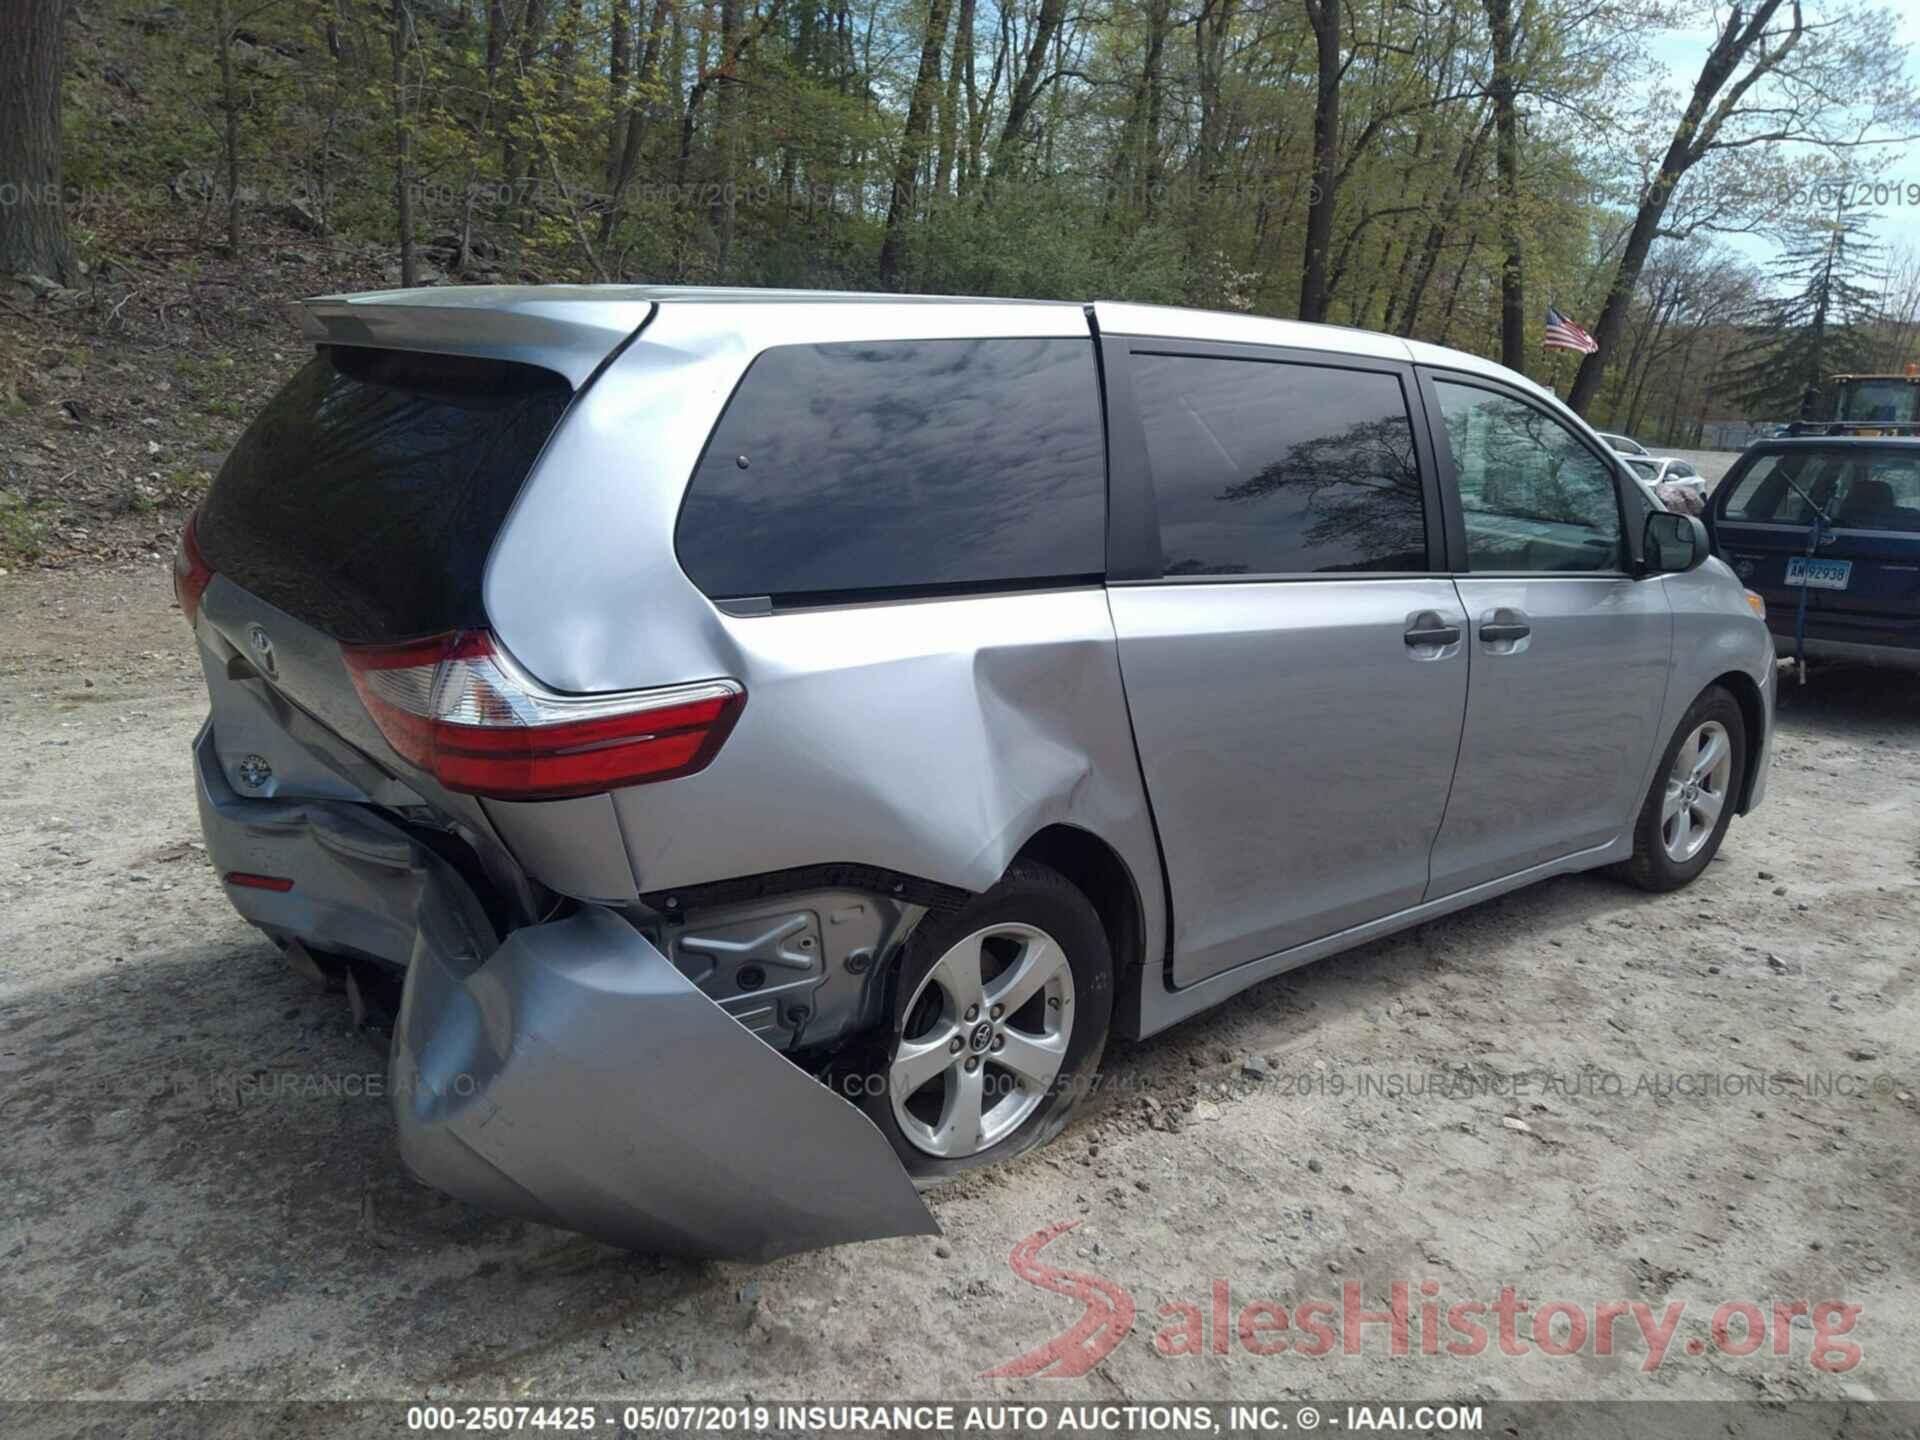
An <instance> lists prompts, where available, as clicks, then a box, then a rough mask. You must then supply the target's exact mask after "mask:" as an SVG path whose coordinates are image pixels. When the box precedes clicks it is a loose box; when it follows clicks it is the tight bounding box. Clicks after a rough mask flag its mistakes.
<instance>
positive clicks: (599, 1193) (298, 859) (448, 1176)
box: [195, 732, 938, 1260]
mask: <svg viewBox="0 0 1920 1440" xmlns="http://www.w3.org/2000/svg"><path fill="white" fill-rule="evenodd" d="M196 759H197V760H198V762H199V763H198V764H197V765H196V767H195V768H196V770H197V772H198V778H199V790H200V796H199V799H200V814H201V822H202V827H203V829H204V830H205V832H206V839H207V849H208V852H209V854H210V855H211V856H212V858H213V861H214V863H215V864H216V865H217V866H218V867H219V869H220V870H221V872H222V873H223V874H225V873H228V872H230V871H233V870H250V871H255V872H260V873H266V874H273V875H288V876H292V877H294V881H295V883H294V887H293V888H292V889H291V890H289V891H286V892H285V893H275V892H272V891H263V890H254V889H248V890H244V891H237V890H233V889H232V888H231V887H229V894H230V896H232V898H233V899H234V902H235V904H236V906H237V907H238V908H239V909H240V910H241V913H242V914H243V915H245V916H246V918H247V919H249V920H251V921H252V922H253V923H255V924H256V925H259V926H260V927H261V928H262V929H265V930H266V931H268V933H270V934H273V935H275V936H277V937H279V938H282V939H300V940H303V941H305V942H306V943H308V944H310V945H313V946H316V947H319V948H334V947H343V946H344V947H345V948H349V949H351V950H354V951H357V952H359V953H360V954H362V955H366V956H370V957H376V958H389V959H398V958H401V954H402V953H404V957H405V960H406V965H407V974H406V984H405V990H404V993H403V997H402V1000H401V1006H400V1014H399V1019H398V1022H397V1023H396V1025H395V1031H394V1043H393V1052H392V1059H391V1065H392V1075H391V1082H392V1083H391V1087H390V1088H391V1091H392V1095H393V1106H394V1117H395V1120H396V1122H397V1123H398V1127H399V1134H400V1153H401V1156H402V1158H403V1159H404V1160H405V1162H406V1165H407V1168H408V1169H409V1170H411V1171H412V1172H413V1174H414V1175H416V1176H417V1177H418V1178H419V1179H421V1180H423V1181H425V1182H426V1183H428V1184H429V1185H433V1186H435V1187H436V1188H438V1189H441V1190H444V1191H446V1192H447V1193H449V1194H452V1195H455V1196H458V1197H459V1198H461V1199H463V1200H467V1201H470V1202H472V1203H474V1204H477V1205H481V1206H484V1207H486V1208H488V1209H491V1210H497V1211H503V1212H506V1213H510V1214H516V1215H524V1216H527V1217H529V1218H532V1219H536V1220H541V1221H544V1222H546V1223H548V1224H552V1225H559V1226H563V1227H565V1228H567V1229H571V1230H578V1231H582V1232H584V1233H585V1234H588V1235H592V1236H594V1237H595V1238H597V1239H601V1240H605V1241H608V1242H609V1243H612V1244H616V1245H622V1246H626V1247H629V1248H631V1249H636V1250H645V1251H650V1252H655V1253H662V1254H674V1255H687V1256H701V1257H712V1258H725V1259H741V1260H765V1259H770V1258H772V1257H774V1256H777V1255H783V1254H787V1253H790V1252H792V1251H796V1250H806V1249H812V1248H816V1247H820V1246H826V1245H838V1244H844V1243H846V1242H849V1241H854V1240H870V1239H878V1238H881V1237H883V1236H889V1235H909V1234H931V1233H934V1232H935V1231H936V1230H937V1228H938V1227H937V1226H936V1225H935V1224H934V1221H933V1217H932V1216H931V1215H930V1214H929V1213H928V1212H927V1209H926V1206H925V1205H924V1204H922V1203H921V1200H920V1198H919V1195H918V1194H917V1193H916V1191H915V1189H914V1186H913V1182H912V1181H911V1180H910V1179H909V1178H908V1177H907V1174H906V1172H905V1170H904V1169H902V1168H901V1165H900V1162H899V1161H898V1159H897V1158H896V1157H895V1156H894V1153H893V1151H892V1149H891V1148H890V1147H889V1146H888V1144H887V1142H886V1141H885V1140H884V1139H883V1138H882V1137H881V1135H880V1132H879V1131H878V1130H876V1129H875V1128H874V1126H873V1124H872V1123H871V1122H870V1121H869V1120H868V1119H867V1117H866V1116H865V1115H863V1114H862V1113H861V1112H860V1111H859V1110H857V1109H855V1108H854V1107H853V1106H852V1105H850V1104H848V1103H847V1102H846V1101H845V1100H843V1099H841V1098H840V1097H839V1096H837V1095H835V1094H834V1093H833V1092H832V1091H831V1090H829V1089H828V1088H827V1087H826V1086H824V1085H822V1084H820V1083H819V1082H818V1081H816V1080H815V1079H814V1078H813V1077H812V1076H810V1075H809V1074H807V1073H806V1072H805V1071H803V1070H801V1069H800V1068H798V1067H797V1066H795V1065H793V1064H792V1063H790V1062H789V1061H788V1060H786V1059H785V1058H784V1057H782V1056H781V1055H780V1054H779V1053H778V1052H777V1051H775V1050H773V1049H772V1048H770V1047H769V1046H768V1045H766V1044H765V1043H764V1042H763V1041H761V1040H760V1039H758V1038H757V1037H755V1036H754V1035H753V1034H752V1033H750V1032H749V1031H747V1030H746V1029H744V1028H743V1027H742V1026H741V1025H740V1024H739V1022H737V1021H736V1020H734V1019H733V1018H732V1017H730V1016H728V1015H727V1014H726V1013H725V1012H724V1011H722V1010H721V1009H720V1008H719V1007H718V1006H717V1005H715V1004H714V1003H713V1002H712V1001H711V1000H709V999H708V998H707V997H706V996H705V995H703V994H702V993H701V992H700V991H699V990H698V989H697V988H695V986H694V985H693V984H692V983H691V982H690V981H689V980H687V978H686V977H685V976H684V975H682V974H681V973H680V972H679V970H677V969H676V968H674V966H673V964H672V963H671V962H670V961H668V960H667V959H666V957H665V956H663V955H662V954H661V953H660V952H659V951H658V950H657V949H655V948H654V947H653V945H651V944H650V943H648V941H647V940H646V938H645V937H644V936H642V935H641V934H640V933H639V932H638V931H636V930H635V929H634V928H633V927H632V926H631V925H629V924H628V923H627V922H626V921H625V920H623V919H622V918H621V917H620V916H619V915H617V914H615V913H614V912H613V911H611V910H608V909H605V908H603V907H600V906H586V907H583V908H581V909H579V910H577V911H575V912H574V913H573V914H571V915H569V916H567V917H566V918H564V919H560V920H555V921H552V922H549V923H547V924H543V925H532V926H527V927H525V928H523V929H520V930H515V931H513V932H512V933H511V934H509V935H508V936H507V937H506V939H505V940H504V941H502V942H499V943H498V944H495V943H494V940H493V932H492V931H491V929H490V928H489V927H488V925H487V922H486V919H485V917H484V915H483V914H482V912H481V910H480V907H479V906H478V904H477V903H476V902H475V900H474V898H473V895H472V893H471V891H469V890H468V888H467V886H466V884H465V882H464V881H463V880H461V878H460V877H459V876H458V875H457V874H455V873H454V872H453V871H452V870H451V869H450V868H449V867H448V866H447V865H446V864H445V863H444V862H442V861H441V860H439V859H438V857H436V856H433V855H431V854H429V853H427V852H426V851H425V850H424V849H423V848H422V847H420V846H419V845H417V844H415V843H414V842H413V841H412V839H411V838H410V837H408V836H407V835H406V834H405V833H404V832H403V831H401V830H400V829H398V828H397V827H394V826H390V825H388V824H387V823H386V822H385V821H383V820H382V819H380V817H379V816H378V815H376V814H374V813H373V812H371V811H369V810H367V809H366V808H365V807H363V806H358V805H351V804H342V803H338V802H327V801H295V800H251V799H246V798H243V797H240V796H238V795H236V794H234V793H233V791H232V790H231V788H230V787H228V786H227V785H226V783H225V780H224V778H223V777H222V775H221V773H220V770H219V767H218V765H217V764H213V763H211V755H210V746H209V744H208V737H207V735H206V733H205V732H203V733H202V736H201V740H200V743H199V744H198V745H197V746H196ZM403 941H404V947H403Z"/></svg>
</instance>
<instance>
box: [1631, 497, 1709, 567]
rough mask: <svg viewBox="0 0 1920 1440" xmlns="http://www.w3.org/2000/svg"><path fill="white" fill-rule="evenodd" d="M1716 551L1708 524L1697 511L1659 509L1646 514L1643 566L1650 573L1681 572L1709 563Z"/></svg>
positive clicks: (1642, 552) (1641, 548)
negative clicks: (1693, 513)
mask: <svg viewBox="0 0 1920 1440" xmlns="http://www.w3.org/2000/svg"><path fill="white" fill-rule="evenodd" d="M1712 553H1713V546H1712V543H1711V542H1710V541H1709V540H1708V539H1707V527H1706V526H1705V525H1702V524H1701V523H1700V517H1699V516H1698V515H1680V514H1676V513H1675V512H1674V511H1671V510H1656V511H1654V512H1653V513H1652V514H1650V515H1648V516H1647V528H1646V531H1645V533H1644V534H1643V535H1642V537H1641V543H1640V554H1641V556H1642V557H1643V558H1642V560H1641V567H1642V570H1643V573H1645V574H1648V575H1681V574H1684V573H1685V572H1687V571H1688V570H1694V569H1697V568H1699V567H1700V566H1701V565H1703V564H1705V563H1706V559H1707V556H1708V555H1710V554H1712Z"/></svg>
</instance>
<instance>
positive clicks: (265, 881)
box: [227, 870, 293, 895]
mask: <svg viewBox="0 0 1920 1440" xmlns="http://www.w3.org/2000/svg"><path fill="white" fill-rule="evenodd" d="M227 884H229V885H238V886H239V887H240V888H241V889H242V890H272V891H275V892H276V893H278V894H281V895H284V894H286V893H287V891H289V890H291V889H293V881H291V880H289V879H288V878H287V877H286V876H284V875H256V874H254V873H253V872H252V871H251V870H229V871H228V872H227Z"/></svg>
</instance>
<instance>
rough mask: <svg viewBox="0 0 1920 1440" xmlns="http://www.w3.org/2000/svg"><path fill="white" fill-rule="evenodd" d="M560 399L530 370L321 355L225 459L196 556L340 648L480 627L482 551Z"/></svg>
mask: <svg viewBox="0 0 1920 1440" xmlns="http://www.w3.org/2000/svg"><path fill="white" fill-rule="evenodd" d="M571 394H572V392H571V390H570V389H569V388H568V385H567V382H566V381H565V380H563V379H562V378H561V377H560V376H558V375H555V374H553V373H552V372H551V371H547V370H542V369H539V368H537V367H535V366H532V365H519V364H513V363H509V362H506V361H499V360H479V359H472V358H468V357H463V356H444V355H423V354H417V353H414V352H411V351H398V350H363V349H354V348H350V347H341V346H331V347H324V348H322V349H321V351H320V353H319V354H318V355H316V356H315V357H314V359H313V360H312V361H310V362H309V363H308V364H307V365H306V367H305V368H304V369H302V370H301V371H300V373H299V374H297V375H295V376H294V377H293V379H292V380H290V381H288V382H287V384H286V386H285V388H283V389H282V390H281V391H280V393H279V394H277V395H275V396H274V398H273V400H272V401H271V402H269V404H268V405H267V408H266V409H265V410H264V411H262V412H261V414H260V417H259V418H258V419H257V420H255V421H254V422H253V424H252V425H251V426H250V427H249V428H248V430H247V432H246V434H245V435H243V436H242V437H241V438H240V443H239V444H238V445H236V446H234V448H233V453H232V454H231V455H229V456H228V457H227V463H226V465H225V467H224V468H222V470H221V471H220V475H219V478H217V479H216V480H215V481H214V483H213V488H212V489H211V490H210V491H209V492H208V494H207V499H206V503H205V504H204V505H203V506H202V508H201V511H200V516H199V519H198V521H197V522H196V527H197V531H196V533H197V534H198V537H199V541H200V548H201V551H202V552H203V553H204V554H205V556H206V558H207V562H208V563H209V564H210V565H212V567H213V568H214V569H215V570H216V571H218V572H219V573H220V574H222V575H224V576H226V577H227V578H228V579H229V580H232V581H234V582H235V583H237V584H239V585H241V586H243V587H244V588H245V589H247V590H250V591H252V592H253V593H254V594H255V595H257V596H259V597H260V598H261V599H263V600H265V601H267V602H268V603H269V604H272V605H276V606H278V607H279V608H280V609H282V610H285V611H287V612H288V613H289V614H291V615H292V616H294V617H295V618H296V619H298V620H302V621H304V622H306V623H307V624H309V625H312V626H314V627H315V628H316V629H319V630H321V631H324V632H325V633H326V634H328V635H331V636H333V637H334V638H336V639H339V640H346V641H351V642H356V643H378V642H386V641H393V640H406V639H413V638H415V637H418V636H424V635H433V634H438V633H439V632H441V631H444V630H451V629H455V628H458V627H462V626H473V625H479V624H482V623H484V618H485V617H484V616H483V614H482V612H481V608H480V572H481V569H482V567H483V566H484V565H485V563H486V558H487V551H488V549H489V548H490V547H491V546H492V544H493V538H494V535H495V533H496V532H497V531H498V530H499V528H500V526H501V524H502V522H503V521H504V520H505V519H506V514H507V509H508V507H509V506H511V505H512V504H513V499H514V496H515V495H516V494H518V493H519V490H520V486H521V483H522V482H523V481H524V480H525V479H526V477H527V473H528V471H529V470H531V469H532V467H533V462H534V460H535V458H536V457H537V456H538V455H539V453H540V448H541V446H543V445H544V444H545V443H546V441H547V437H548V436H549V435H550V434H552V432H553V429H554V426H555V425H556V424H558V423H559V420H560V416H561V413H562V412H563V411H564V410H565V409H566V406H567V402H568V400H569V399H570V398H571Z"/></svg>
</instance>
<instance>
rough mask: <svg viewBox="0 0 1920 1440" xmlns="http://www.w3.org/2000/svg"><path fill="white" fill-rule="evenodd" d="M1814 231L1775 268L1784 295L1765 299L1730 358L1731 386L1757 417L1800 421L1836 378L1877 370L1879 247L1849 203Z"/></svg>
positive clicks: (1728, 387) (1728, 384) (1812, 228)
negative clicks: (1808, 401)
mask: <svg viewBox="0 0 1920 1440" xmlns="http://www.w3.org/2000/svg"><path fill="white" fill-rule="evenodd" d="M1808 231H1809V233H1808V234H1807V235H1806V236H1805V237H1804V238H1803V239H1801V240H1800V241H1799V242H1798V243H1797V244H1794V245H1791V246H1789V247H1788V248H1787V249H1786V250H1785V251H1783V252H1782V254H1781V256H1780V258H1779V259H1778V260H1777V261H1776V262H1775V263H1774V265H1773V267H1772V273H1773V277H1774V279H1775V281H1776V282H1777V283H1778V284H1779V285H1780V286H1781V287H1782V291H1783V293H1780V294H1777V295H1776V296H1774V297H1773V298H1772V299H1769V300H1766V301H1763V302H1762V303H1761V305H1760V306H1759V310H1758V314H1757V315H1756V317H1755V319H1754V321H1753V323H1752V324H1750V325H1749V326H1747V333H1748V334H1749V335H1750V336H1751V337H1752V339H1751V342H1750V343H1749V344H1748V345H1747V346H1746V347H1745V348H1744V349H1742V350H1740V351H1737V352H1735V353H1734V354H1733V355H1731V356H1729V357H1728V362H1727V363H1728V374H1727V376H1726V378H1725V380H1724V382H1723V383H1724V385H1725V388H1726V390H1727V391H1728V393H1730V394H1732V395H1735V396H1737V397H1738V398H1739V399H1740V400H1742V401H1743V402H1745V404H1746V406H1747V411H1748V413H1749V414H1752V415H1760V416H1777V417H1779V418H1781V419H1798V418H1800V416H1799V411H1800V408H1801V405H1802V402H1803V400H1804V399H1805V398H1806V397H1808V396H1811V395H1817V394H1819V393H1821V391H1822V390H1823V389H1824V387H1825V385H1826V382H1827V380H1828V378H1829V377H1830V376H1832V375H1835V374H1844V373H1846V372H1848V371H1860V370H1871V369H1872V368H1873V362H1874V355H1875V349H1876V347H1875V345H1874V341H1873V335H1872V333H1871V331H1870V328H1869V327H1870V325H1871V324H1872V322H1873V321H1874V319H1875V318H1876V316H1877V312H1878V301H1879V294H1878V292H1877V289H1876V288H1875V285H1874V282H1876V281H1878V280H1879V279H1880V275H1879V273H1878V271H1877V270H1876V269H1875V265H1876V262H1877V261H1878V260H1879V258H1880V247H1879V246H1877V245H1875V244H1874V243H1873V242H1872V241H1871V240H1869V239H1868V238H1867V236H1866V234H1865V225H1864V223H1863V217H1862V216H1860V215H1859V214H1857V213H1856V214H1849V213H1848V212H1847V209H1846V206H1845V204H1844V203H1842V204H1841V205H1840V206H1839V207H1838V208H1837V209H1836V212H1835V214H1834V218H1833V219H1832V220H1830V221H1827V222H1825V223H1823V224H1820V225H1814V226H1809V227H1808Z"/></svg>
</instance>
